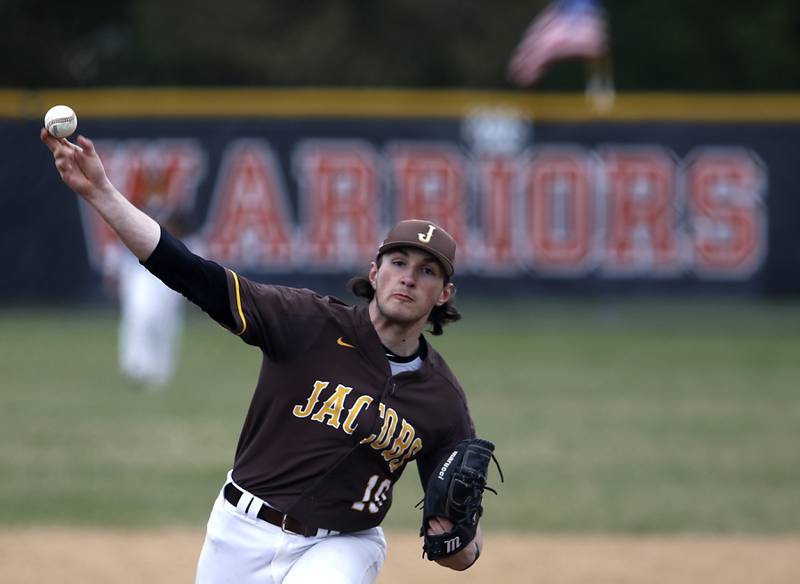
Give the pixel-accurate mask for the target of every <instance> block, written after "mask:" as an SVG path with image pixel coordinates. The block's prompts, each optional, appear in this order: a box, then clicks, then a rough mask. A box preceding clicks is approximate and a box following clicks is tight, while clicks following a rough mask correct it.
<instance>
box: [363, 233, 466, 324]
mask: <svg viewBox="0 0 800 584" xmlns="http://www.w3.org/2000/svg"><path fill="white" fill-rule="evenodd" d="M369 279H370V281H371V282H372V286H373V287H374V288H375V301H376V303H377V307H378V310H380V312H381V314H382V315H383V316H384V317H386V318H388V319H390V320H393V321H396V322H398V323H403V324H406V325H412V324H416V323H418V322H420V321H422V323H424V322H425V321H427V320H428V315H429V314H430V313H431V310H433V308H434V307H435V306H441V305H442V304H444V303H446V302H447V301H448V300H450V298H451V297H452V295H453V291H454V287H453V284H450V283H448V284H445V273H444V269H443V268H442V265H441V264H440V263H439V262H438V261H436V259H435V258H434V257H433V256H432V255H431V254H429V253H427V252H424V251H422V250H417V249H414V248H411V247H409V248H400V249H396V250H391V251H389V252H387V253H385V254H384V255H383V258H382V261H381V265H380V266H378V265H376V264H375V263H373V264H372V269H371V270H370V273H369Z"/></svg>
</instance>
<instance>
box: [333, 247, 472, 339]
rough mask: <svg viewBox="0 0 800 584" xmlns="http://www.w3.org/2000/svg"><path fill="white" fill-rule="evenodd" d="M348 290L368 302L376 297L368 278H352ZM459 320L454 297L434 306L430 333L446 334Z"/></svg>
mask: <svg viewBox="0 0 800 584" xmlns="http://www.w3.org/2000/svg"><path fill="white" fill-rule="evenodd" d="M382 259H383V254H381V255H379V256H378V257H377V258H376V259H375V263H376V264H378V267H380V265H381V260H382ZM449 283H450V278H449V277H448V276H444V284H445V286H446V285H447V284H449ZM347 289H348V290H349V291H350V292H352V293H353V294H354V295H355V296H358V297H359V298H366V299H367V301H368V302H371V301H372V299H373V298H374V297H375V289H374V288H373V287H372V282H370V281H369V278H367V277H366V276H356V277H355V278H351V279H350V280H349V281H348V282H347ZM454 295H455V292H454ZM459 320H461V313H460V312H459V311H458V309H457V308H456V307H455V305H454V304H453V297H452V296H451V297H450V300H448V301H447V302H445V303H444V304H442V305H441V306H434V307H433V310H431V313H430V314H429V315H428V322H429V323H431V328H430V332H431V334H432V335H436V336H438V335H441V334H442V333H443V332H444V330H443V329H444V326H445V325H448V324H450V323H451V322H456V321H459Z"/></svg>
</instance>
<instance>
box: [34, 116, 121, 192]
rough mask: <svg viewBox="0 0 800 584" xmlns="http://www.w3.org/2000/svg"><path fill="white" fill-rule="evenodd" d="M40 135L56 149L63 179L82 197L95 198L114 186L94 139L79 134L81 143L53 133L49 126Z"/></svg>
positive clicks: (54, 156)
mask: <svg viewBox="0 0 800 584" xmlns="http://www.w3.org/2000/svg"><path fill="white" fill-rule="evenodd" d="M39 137H40V138H41V139H42V142H44V144H45V146H47V147H48V148H49V149H50V152H52V153H53V158H54V159H55V163H56V169H58V173H59V174H60V175H61V180H63V181H64V183H65V184H66V185H67V186H68V187H69V188H71V189H72V190H73V191H75V192H76V193H78V194H79V195H80V196H81V197H83V198H85V199H91V198H92V197H94V196H97V195H98V194H100V193H103V192H109V191H112V190H114V187H113V186H112V184H111V182H110V181H109V180H108V177H107V176H106V171H105V169H104V168H103V163H102V162H101V161H100V157H99V156H98V155H97V152H96V151H95V149H94V144H92V141H91V140H89V139H88V138H84V137H83V136H78V139H77V142H78V144H73V143H72V142H70V141H69V140H67V139H66V138H56V137H54V136H52V135H50V133H49V132H48V131H47V130H46V129H45V128H42V129H41V131H40V132H39Z"/></svg>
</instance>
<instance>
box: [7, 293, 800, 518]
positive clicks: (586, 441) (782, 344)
mask: <svg viewBox="0 0 800 584" xmlns="http://www.w3.org/2000/svg"><path fill="white" fill-rule="evenodd" d="M461 308H462V311H463V312H464V314H465V320H464V322H461V323H458V324H456V325H454V326H453V327H452V329H451V330H449V331H448V332H447V333H446V334H445V335H444V337H442V338H440V339H434V344H435V345H436V346H437V347H438V348H439V349H440V351H441V352H442V353H443V354H444V355H445V357H446V358H447V359H448V361H449V362H450V364H451V366H452V367H453V369H454V370H455V371H456V373H457V374H458V376H459V378H460V379H461V382H462V384H463V385H464V387H465V388H466V390H467V393H468V396H469V398H470V403H471V408H472V411H473V415H474V418H475V421H476V424H477V426H478V430H479V433H480V434H481V435H483V436H485V437H487V438H490V439H492V440H494V441H495V442H496V443H497V446H498V448H497V452H498V456H499V459H500V462H501V464H502V466H503V470H504V472H505V474H506V483H505V484H504V485H501V486H500V487H499V490H500V493H501V494H500V496H499V497H497V498H494V497H493V496H492V495H491V494H488V495H487V497H488V500H487V502H486V507H487V513H486V517H485V523H486V524H487V525H488V526H491V527H494V528H506V529H519V530H532V531H558V532H565V531H569V532H573V531H591V532H633V533H649V532H723V533H730V532H754V533H779V532H800V304H796V303H795V304H755V303H747V302H744V301H734V300H727V301H718V300H717V301H712V300H706V301H699V302H698V301H696V300H695V301H693V302H691V303H682V302H679V301H670V302H666V301H654V300H648V301H627V302H622V301H619V302H611V303H609V302H590V301H584V302H578V301H574V302H572V301H570V302H555V301H552V300H546V301H545V300H538V301H529V302H525V303H523V302H512V303H509V302H505V303H476V302H473V303H466V302H465V303H463V304H462V306H461ZM259 358H260V355H259V354H258V352H257V351H256V350H254V349H251V348H249V347H247V346H245V345H244V344H243V343H241V341H239V340H238V339H236V338H234V337H233V336H231V335H229V334H227V333H225V332H224V331H223V330H222V329H221V328H219V327H217V326H216V325H215V324H213V323H211V322H210V321H208V320H206V319H205V318H204V317H203V316H202V315H200V314H199V313H196V312H195V311H192V312H191V314H190V318H189V321H188V323H187V330H186V335H185V337H184V343H183V347H182V351H181V362H180V367H179V371H178V375H177V378H176V380H175V382H174V384H173V386H172V387H171V388H170V389H169V390H168V391H166V392H163V393H157V394H153V393H141V392H137V391H133V390H132V389H131V388H130V387H128V386H126V385H125V383H124V382H123V381H122V380H121V379H120V378H119V376H118V373H117V365H116V315H115V314H114V313H113V312H112V311H64V310H61V311H56V310H52V309H46V310H34V309H26V310H14V311H9V310H6V311H2V312H0V412H2V413H1V414H0V419H1V420H2V424H0V474H1V475H2V481H0V524H16V525H20V524H66V525H87V524H92V525H115V526H161V525H176V524H177V525H188V526H201V525H203V524H204V522H205V521H206V519H207V515H208V511H209V510H210V506H211V502H212V500H213V499H214V497H215V496H216V493H217V491H218V489H219V487H220V486H221V482H222V481H223V480H224V476H225V472H226V470H227V469H228V467H229V465H230V464H231V460H232V456H233V451H234V447H235V444H236V440H237V437H238V432H239V427H240V424H241V422H242V420H243V418H244V413H245V409H246V407H247V404H248V401H249V397H250V394H251V392H252V389H253V387H254V383H255V378H256V374H257V370H258V365H259ZM496 482H497V475H496V473H494V474H493V475H492V480H491V483H490V484H494V483H496ZM420 493H421V490H420V487H419V480H418V478H417V474H416V468H415V467H414V466H412V467H410V468H409V469H408V471H407V472H406V473H405V475H404V478H403V480H401V482H400V484H399V486H398V487H397V489H396V493H395V504H394V507H393V509H392V511H391V512H390V514H389V519H388V521H387V525H388V526H389V527H396V528H416V526H417V524H418V520H419V512H418V511H416V510H414V509H413V503H414V502H416V501H417V500H418V499H419V498H420V496H421V494H420Z"/></svg>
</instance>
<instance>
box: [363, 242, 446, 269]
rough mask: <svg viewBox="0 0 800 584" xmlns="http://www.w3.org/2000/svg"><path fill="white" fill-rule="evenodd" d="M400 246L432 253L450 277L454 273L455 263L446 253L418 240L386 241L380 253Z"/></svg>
mask: <svg viewBox="0 0 800 584" xmlns="http://www.w3.org/2000/svg"><path fill="white" fill-rule="evenodd" d="M398 247H413V248H416V249H421V250H422V251H424V252H426V253H429V254H431V255H432V256H433V257H434V258H436V259H437V260H438V261H439V263H440V264H441V265H442V268H444V272H445V274H447V276H448V277H450V276H452V275H453V272H454V269H453V264H452V263H451V262H450V260H448V259H447V258H446V257H445V256H444V255H442V254H441V253H439V252H438V251H436V250H435V249H431V248H430V247H428V246H425V245H422V244H421V243H419V242H418V241H393V242H391V243H386V244H384V245H382V246H380V247H379V248H378V255H381V254H382V253H386V252H387V251H389V250H392V249H397V248H398Z"/></svg>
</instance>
